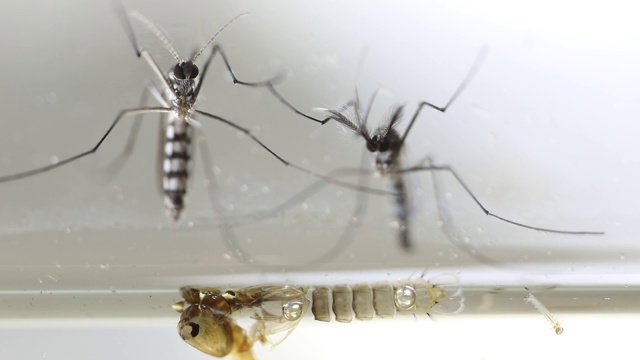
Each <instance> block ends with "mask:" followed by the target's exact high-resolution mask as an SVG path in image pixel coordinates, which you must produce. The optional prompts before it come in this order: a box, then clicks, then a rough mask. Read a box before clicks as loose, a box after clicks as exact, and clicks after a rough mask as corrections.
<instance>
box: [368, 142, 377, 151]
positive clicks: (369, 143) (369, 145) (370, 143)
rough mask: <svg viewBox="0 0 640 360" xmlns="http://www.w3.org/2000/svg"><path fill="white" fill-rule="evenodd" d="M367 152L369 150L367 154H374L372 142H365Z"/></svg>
mask: <svg viewBox="0 0 640 360" xmlns="http://www.w3.org/2000/svg"><path fill="white" fill-rule="evenodd" d="M367 150H369V152H375V151H376V148H375V147H374V146H373V142H368V141H367Z"/></svg>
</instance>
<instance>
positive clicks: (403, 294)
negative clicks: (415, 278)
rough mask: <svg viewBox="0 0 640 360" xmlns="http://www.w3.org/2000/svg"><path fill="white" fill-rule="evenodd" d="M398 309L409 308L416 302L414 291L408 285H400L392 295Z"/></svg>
mask: <svg viewBox="0 0 640 360" xmlns="http://www.w3.org/2000/svg"><path fill="white" fill-rule="evenodd" d="M394 298H395V302H396V307H397V308H398V310H402V311H404V310H410V309H411V308H412V307H413V306H414V305H415V304H416V291H415V290H414V289H413V287H411V286H410V285H402V286H400V287H399V288H397V289H396V293H395V295H394Z"/></svg>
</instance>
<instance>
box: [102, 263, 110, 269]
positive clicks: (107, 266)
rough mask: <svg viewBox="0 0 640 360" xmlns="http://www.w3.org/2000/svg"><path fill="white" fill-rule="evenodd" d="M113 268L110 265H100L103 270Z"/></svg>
mask: <svg viewBox="0 0 640 360" xmlns="http://www.w3.org/2000/svg"><path fill="white" fill-rule="evenodd" d="M110 267H111V266H110V265H109V264H100V269H102V270H109V268H110Z"/></svg>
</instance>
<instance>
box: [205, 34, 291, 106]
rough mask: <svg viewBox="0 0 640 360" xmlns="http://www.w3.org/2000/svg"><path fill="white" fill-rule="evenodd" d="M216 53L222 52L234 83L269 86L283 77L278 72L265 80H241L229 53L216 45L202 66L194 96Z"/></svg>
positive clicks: (221, 55)
mask: <svg viewBox="0 0 640 360" xmlns="http://www.w3.org/2000/svg"><path fill="white" fill-rule="evenodd" d="M216 53H219V54H220V57H221V58H222V61H223V62H224V66H225V67H226V68H227V71H228V72H229V75H231V78H232V79H233V83H234V84H237V85H244V86H249V87H268V86H269V85H270V84H272V83H274V82H278V81H279V80H280V79H281V78H282V74H277V75H276V76H274V77H273V78H271V79H268V80H263V81H257V82H248V81H243V80H240V79H238V77H237V76H236V73H235V72H234V71H233V69H232V68H231V64H230V63H229V60H228V59H227V55H226V54H225V53H224V51H223V50H222V47H220V45H214V46H213V48H212V49H211V54H210V55H209V58H207V61H206V62H205V63H204V67H203V68H202V72H201V75H200V81H199V82H198V85H197V87H196V91H195V93H194V94H195V95H194V96H196V97H197V96H198V94H199V93H200V87H201V86H202V83H203V82H204V78H205V75H206V74H207V70H208V69H209V65H210V64H211V61H212V60H213V58H214V56H215V55H216Z"/></svg>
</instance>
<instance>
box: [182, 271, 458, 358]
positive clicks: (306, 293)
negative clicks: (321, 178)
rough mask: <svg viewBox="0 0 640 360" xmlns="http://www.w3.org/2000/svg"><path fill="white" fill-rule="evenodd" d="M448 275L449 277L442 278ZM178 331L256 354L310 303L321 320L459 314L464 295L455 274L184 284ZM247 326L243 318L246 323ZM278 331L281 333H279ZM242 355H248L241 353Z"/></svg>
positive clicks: (192, 340)
mask: <svg viewBox="0 0 640 360" xmlns="http://www.w3.org/2000/svg"><path fill="white" fill-rule="evenodd" d="M438 279H440V280H443V279H446V280H445V282H442V281H440V280H438ZM180 291H181V293H182V297H183V300H182V301H180V302H178V303H176V304H175V305H174V306H173V309H174V310H176V311H178V312H180V313H181V316H180V321H179V322H178V333H179V334H180V337H181V338H182V339H183V340H184V341H185V342H187V343H188V344H189V345H191V346H193V347H195V348H196V349H198V350H200V351H202V352H204V353H207V354H209V355H213V356H216V357H223V356H227V355H233V356H236V357H237V358H243V359H244V358H246V359H250V358H253V357H250V356H253V355H252V353H251V348H252V346H253V344H255V343H256V342H261V343H263V344H271V345H272V346H277V345H278V344H280V343H281V342H282V341H284V340H285V339H286V338H287V337H288V336H289V335H290V334H291V333H292V332H293V331H294V330H295V329H296V328H297V326H298V325H299V323H300V321H301V320H302V319H303V318H304V317H305V315H306V313H307V312H308V310H309V309H311V312H312V314H313V317H314V319H315V320H317V321H322V322H328V321H331V319H332V318H335V320H336V321H338V322H342V323H348V322H351V321H352V320H353V318H354V317H355V319H356V320H363V321H366V320H371V319H373V318H374V317H380V318H392V317H394V316H396V315H401V314H410V315H413V314H418V313H426V314H429V313H431V312H437V313H443V314H456V313H459V312H461V311H462V310H463V309H464V298H463V296H462V291H461V289H460V286H459V284H458V282H457V277H456V276H451V275H442V276H436V277H433V278H431V279H429V280H427V279H425V278H424V277H421V278H419V279H414V280H403V281H398V282H394V283H391V282H388V281H381V282H378V283H374V284H367V283H361V284H353V285H346V284H345V285H335V286H293V285H283V286H278V285H263V286H251V287H245V288H240V289H230V290H224V291H223V290H219V289H217V288H198V287H183V288H182V289H181V290H180ZM247 321H248V325H245V326H244V327H242V326H240V325H239V324H240V323H245V324H246V323H247ZM276 337H278V338H277V339H276ZM243 356H244V357H243Z"/></svg>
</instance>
